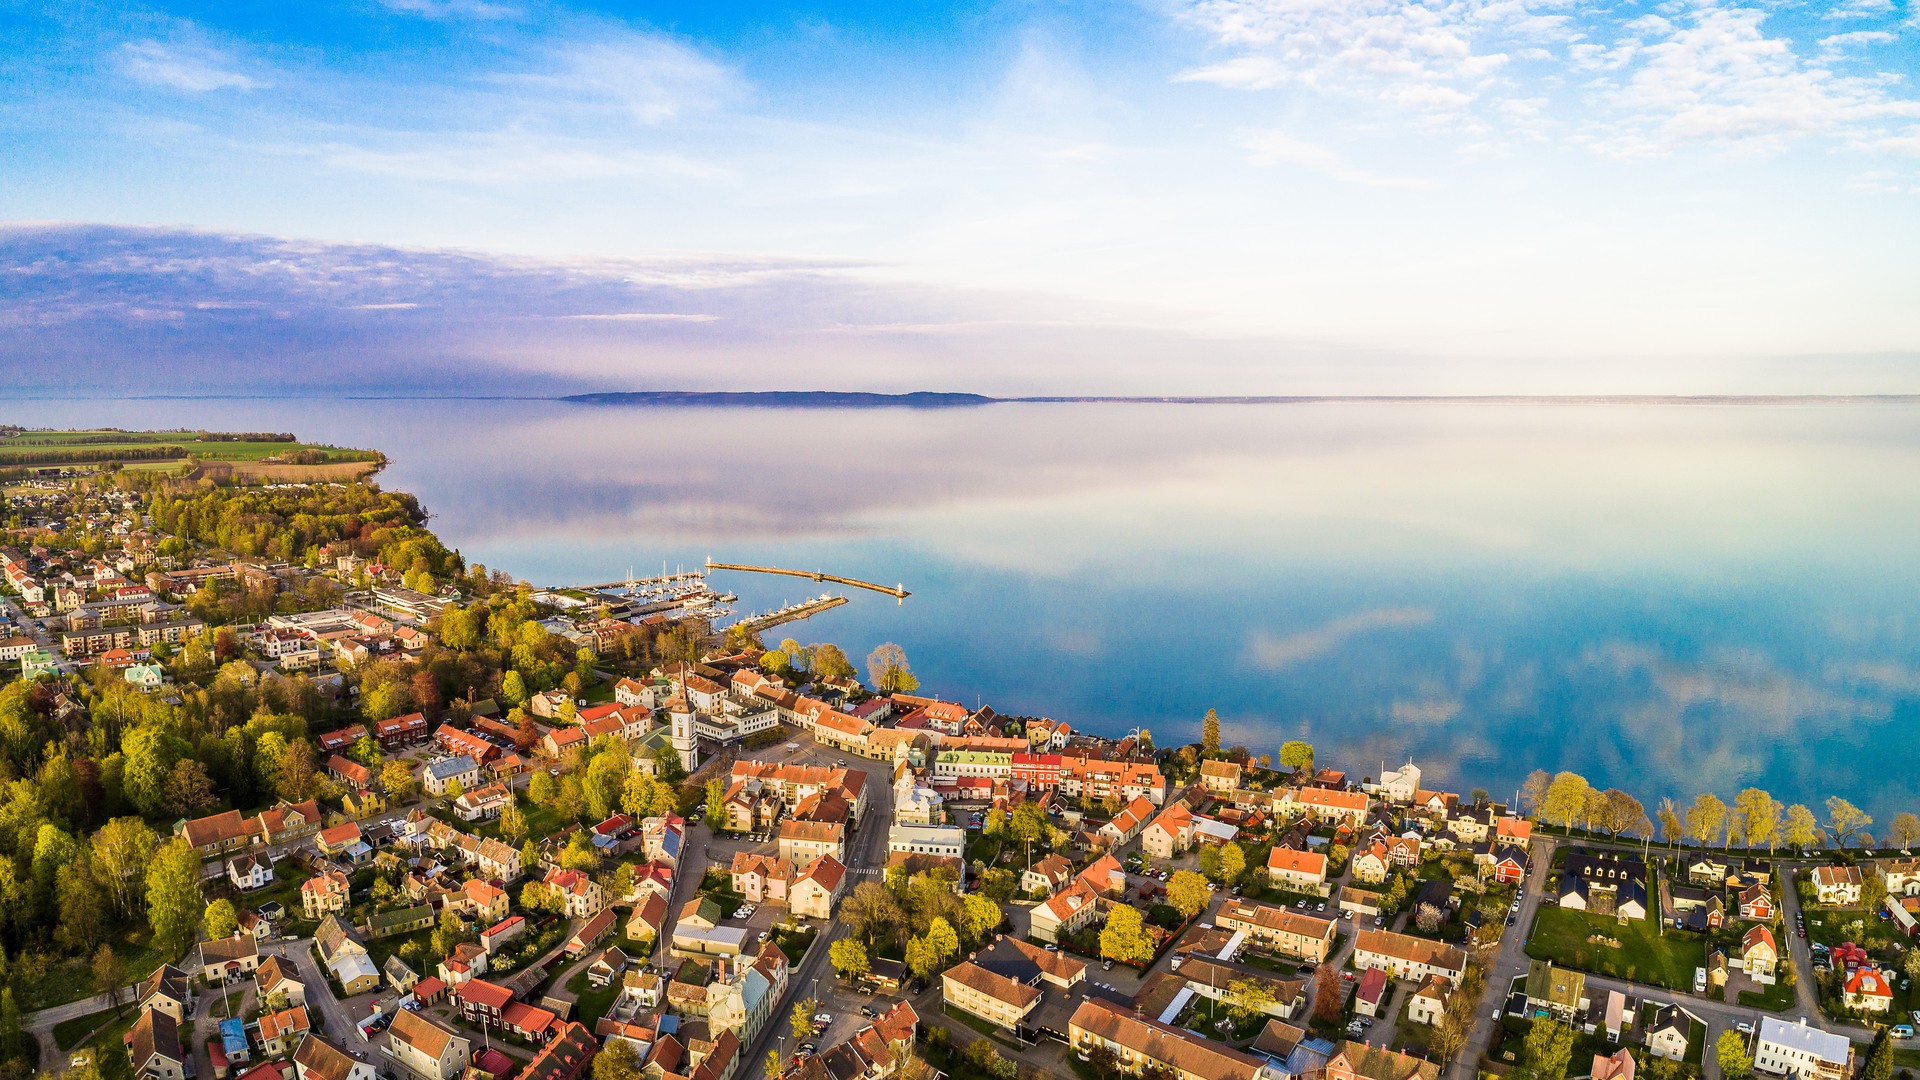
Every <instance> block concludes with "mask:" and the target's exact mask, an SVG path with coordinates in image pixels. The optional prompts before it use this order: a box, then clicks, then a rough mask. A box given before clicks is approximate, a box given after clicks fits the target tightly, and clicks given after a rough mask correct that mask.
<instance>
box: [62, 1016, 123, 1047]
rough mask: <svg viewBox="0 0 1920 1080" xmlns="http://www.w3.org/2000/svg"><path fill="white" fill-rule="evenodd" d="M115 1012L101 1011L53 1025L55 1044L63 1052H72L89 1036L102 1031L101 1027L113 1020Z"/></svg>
mask: <svg viewBox="0 0 1920 1080" xmlns="http://www.w3.org/2000/svg"><path fill="white" fill-rule="evenodd" d="M113 1014H114V1010H112V1009H101V1010H100V1011H99V1012H92V1013H87V1014H86V1015H85V1016H76V1017H73V1018H72V1019H69V1020H62V1021H60V1022H59V1023H57V1024H55V1025H53V1044H54V1045H55V1046H58V1047H59V1048H60V1049H62V1050H71V1049H73V1048H74V1046H76V1045H78V1044H79V1043H81V1042H84V1041H85V1040H86V1038H87V1036H89V1035H91V1034H93V1033H94V1032H96V1031H98V1030H100V1026H101V1025H102V1024H105V1023H106V1022H107V1021H109V1020H111V1019H113Z"/></svg>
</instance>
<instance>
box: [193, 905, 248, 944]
mask: <svg viewBox="0 0 1920 1080" xmlns="http://www.w3.org/2000/svg"><path fill="white" fill-rule="evenodd" d="M201 921H202V922H203V923H204V924H205V925H206V928H207V937H208V938H209V939H212V940H215V941H218V940H219V939H221V938H229V937H232V936H233V932H234V931H235V930H238V929H239V928H240V913H239V912H237V911H235V910H234V909H233V901H231V900H228V899H226V898H224V897H223V898H221V899H219V900H215V901H214V902H213V903H211V904H208V905H207V910H206V914H205V915H203V916H202V917H201Z"/></svg>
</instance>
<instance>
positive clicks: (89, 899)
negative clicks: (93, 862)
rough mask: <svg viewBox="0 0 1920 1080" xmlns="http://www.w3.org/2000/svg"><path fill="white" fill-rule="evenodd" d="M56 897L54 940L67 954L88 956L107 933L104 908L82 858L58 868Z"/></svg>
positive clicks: (91, 874)
mask: <svg viewBox="0 0 1920 1080" xmlns="http://www.w3.org/2000/svg"><path fill="white" fill-rule="evenodd" d="M55 896H56V898H57V904H58V907H59V910H60V926H59V928H58V929H57V930H55V931H54V935H53V936H54V940H55V941H58V942H59V943H60V945H61V947H62V948H64V949H66V950H67V951H68V952H71V953H76V954H81V955H84V954H86V953H87V952H90V951H91V950H92V949H93V947H94V946H95V945H97V944H99V943H100V939H101V937H102V936H104V935H105V933H106V929H107V927H106V918H105V916H106V904H105V903H103V902H102V901H103V898H102V895H101V890H100V883H99V882H98V881H95V880H94V878H93V872H92V871H91V870H89V869H88V868H87V866H86V860H85V858H81V859H80V860H78V861H76V862H71V863H68V864H67V865H65V866H62V867H61V868H60V870H59V874H58V879H57V884H56V886H55Z"/></svg>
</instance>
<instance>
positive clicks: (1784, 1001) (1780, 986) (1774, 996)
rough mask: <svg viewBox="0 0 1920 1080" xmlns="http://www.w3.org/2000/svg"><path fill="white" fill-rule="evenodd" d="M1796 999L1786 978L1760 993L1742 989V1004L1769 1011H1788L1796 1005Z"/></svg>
mask: <svg viewBox="0 0 1920 1080" xmlns="http://www.w3.org/2000/svg"><path fill="white" fill-rule="evenodd" d="M1796 1000H1797V998H1796V996H1795V994H1794V992H1793V987H1791V986H1788V985H1787V981H1786V980H1785V979H1781V980H1780V981H1779V982H1776V983H1774V984H1773V985H1772V986H1769V987H1766V988H1764V989H1763V990H1761V991H1760V992H1759V993H1755V992H1754V991H1752V990H1742V991H1740V1004H1742V1005H1745V1006H1748V1007H1749V1008H1755V1009H1763V1010H1765V1011H1767V1012H1786V1011H1787V1010H1789V1009H1791V1008H1793V1007H1794V1002H1795V1001H1796Z"/></svg>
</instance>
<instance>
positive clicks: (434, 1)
mask: <svg viewBox="0 0 1920 1080" xmlns="http://www.w3.org/2000/svg"><path fill="white" fill-rule="evenodd" d="M380 6H381V7H383V8H386V9H387V10H388V11H398V12H400V13H402V14H405V15H418V16H420V17H421V18H425V19H511V18H514V17H515V16H517V15H519V14H520V12H519V11H518V10H517V9H515V8H511V7H508V6H506V5H505V4H492V3H488V2H487V0H380Z"/></svg>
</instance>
